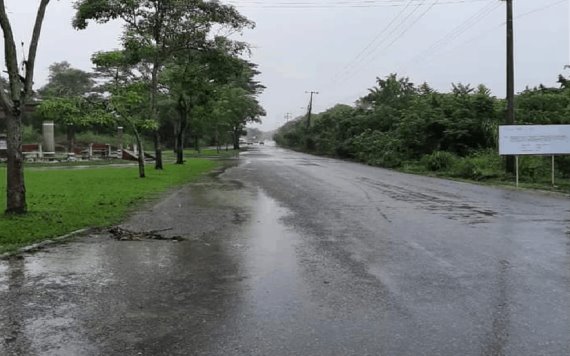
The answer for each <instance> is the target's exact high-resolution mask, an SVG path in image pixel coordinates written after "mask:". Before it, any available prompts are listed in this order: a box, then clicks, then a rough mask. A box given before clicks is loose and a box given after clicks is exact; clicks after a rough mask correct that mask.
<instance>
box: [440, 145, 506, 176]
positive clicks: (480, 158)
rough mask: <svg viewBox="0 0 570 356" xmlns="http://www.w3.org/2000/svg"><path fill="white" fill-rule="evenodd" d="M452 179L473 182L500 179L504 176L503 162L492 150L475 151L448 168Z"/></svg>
mask: <svg viewBox="0 0 570 356" xmlns="http://www.w3.org/2000/svg"><path fill="white" fill-rule="evenodd" d="M450 174H451V176H453V177H459V178H467V179H474V180H483V179H492V178H502V177H504V176H505V173H504V168H503V161H502V158H501V157H500V156H499V154H498V153H497V152H496V151H494V150H484V151H477V152H475V153H473V154H471V155H469V156H467V157H464V158H459V159H457V160H455V162H454V163H453V165H452V167H451V168H450Z"/></svg>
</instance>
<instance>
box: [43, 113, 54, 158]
mask: <svg viewBox="0 0 570 356" xmlns="http://www.w3.org/2000/svg"><path fill="white" fill-rule="evenodd" d="M42 132H43V139H44V142H43V147H42V148H43V153H44V154H47V155H49V154H55V125H54V123H53V121H44V123H43V125H42Z"/></svg>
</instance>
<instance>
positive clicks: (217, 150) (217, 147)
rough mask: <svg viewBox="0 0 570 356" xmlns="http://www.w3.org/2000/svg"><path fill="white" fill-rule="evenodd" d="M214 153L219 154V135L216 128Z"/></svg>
mask: <svg viewBox="0 0 570 356" xmlns="http://www.w3.org/2000/svg"><path fill="white" fill-rule="evenodd" d="M216 152H217V153H218V154H220V134H219V133H218V128H217V127H216Z"/></svg>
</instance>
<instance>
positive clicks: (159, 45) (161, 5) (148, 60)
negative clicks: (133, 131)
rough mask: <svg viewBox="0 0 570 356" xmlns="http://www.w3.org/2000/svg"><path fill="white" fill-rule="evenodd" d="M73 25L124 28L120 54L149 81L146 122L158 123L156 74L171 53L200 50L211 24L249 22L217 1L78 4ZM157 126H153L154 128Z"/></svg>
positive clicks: (91, 0)
mask: <svg viewBox="0 0 570 356" xmlns="http://www.w3.org/2000/svg"><path fill="white" fill-rule="evenodd" d="M76 9H77V13H76V16H75V19H74V22H73V24H74V26H75V27H76V28H78V29H84V28H86V27H87V25H88V22H89V21H90V20H95V21H97V22H103V23H104V22H107V21H109V20H112V19H117V18H120V19H122V20H123V21H125V23H126V27H125V33H124V35H123V42H124V47H125V49H127V50H129V51H130V52H132V53H133V55H134V56H136V57H139V59H140V60H141V61H142V62H144V63H145V64H146V68H147V73H146V76H147V77H148V78H149V95H150V98H149V99H150V100H149V117H150V118H151V119H152V120H155V121H157V122H158V119H159V113H158V94H159V73H160V72H161V70H162V68H163V66H164V64H165V62H166V61H167V60H168V59H169V58H171V57H172V56H173V55H175V54H176V53H179V52H180V51H186V50H188V49H200V48H203V47H204V46H205V45H206V44H207V43H208V42H209V35H210V32H211V29H212V27H213V26H214V25H219V26H222V27H226V28H229V29H232V30H240V29H242V28H244V27H246V26H253V23H252V22H250V21H249V20H247V19H246V18H245V17H243V16H242V15H241V14H240V13H239V12H238V11H237V10H236V9H235V8H234V7H233V6H230V5H225V4H222V3H220V2H218V1H205V0H195V1H179V0H79V1H77V2H76ZM157 127H158V125H157ZM154 139H155V140H154V141H155V154H156V164H155V168H156V169H162V148H161V141H160V134H159V131H158V130H156V131H155V134H154Z"/></svg>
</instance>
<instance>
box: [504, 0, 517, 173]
mask: <svg viewBox="0 0 570 356" xmlns="http://www.w3.org/2000/svg"><path fill="white" fill-rule="evenodd" d="M506 2H507V118H506V124H507V125H514V123H515V46H514V30H513V27H514V26H513V0H506ZM506 168H507V173H514V171H515V157H513V156H507V167H506Z"/></svg>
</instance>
